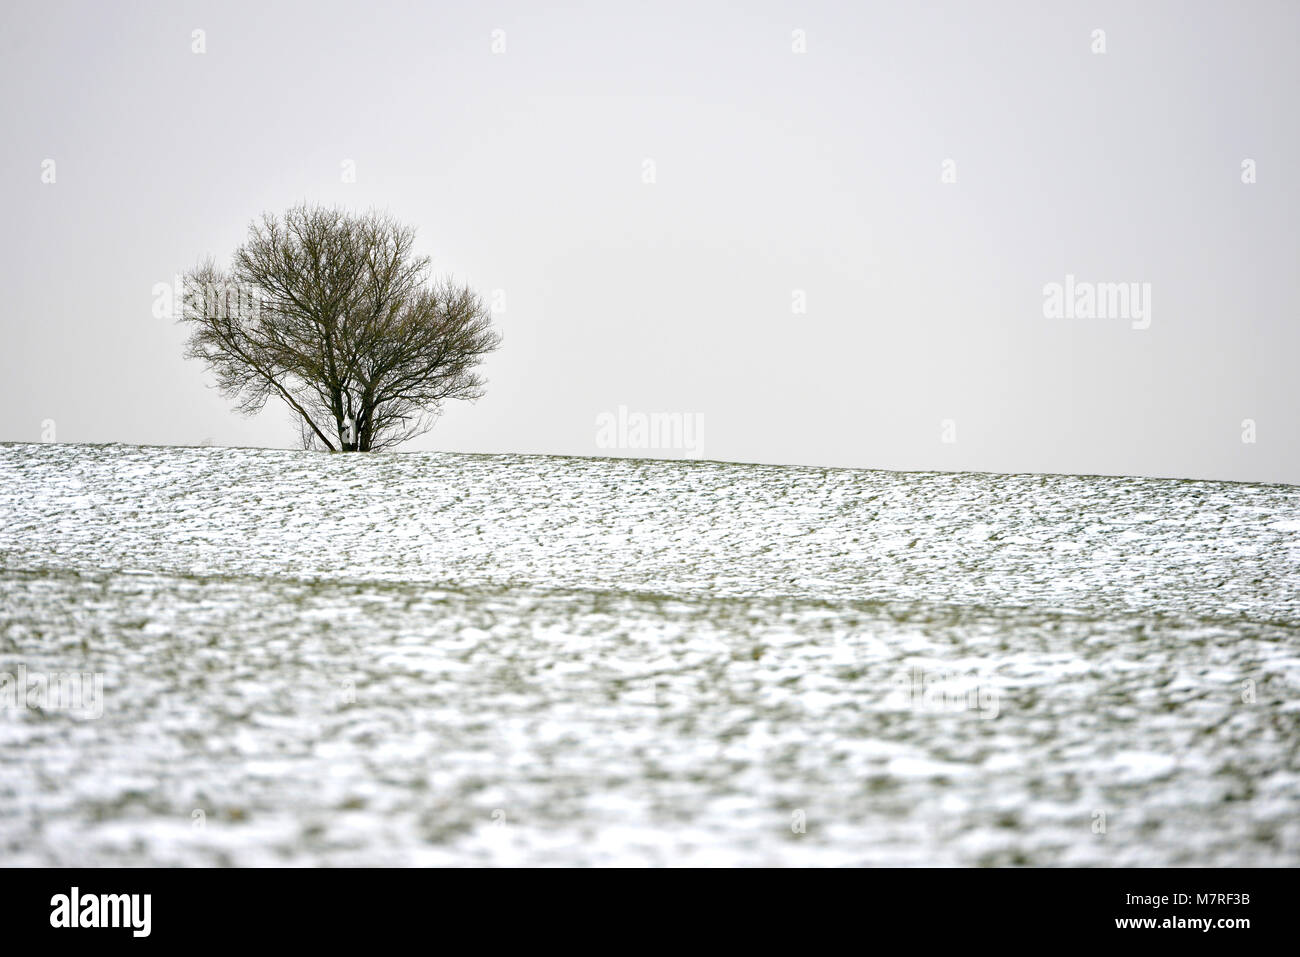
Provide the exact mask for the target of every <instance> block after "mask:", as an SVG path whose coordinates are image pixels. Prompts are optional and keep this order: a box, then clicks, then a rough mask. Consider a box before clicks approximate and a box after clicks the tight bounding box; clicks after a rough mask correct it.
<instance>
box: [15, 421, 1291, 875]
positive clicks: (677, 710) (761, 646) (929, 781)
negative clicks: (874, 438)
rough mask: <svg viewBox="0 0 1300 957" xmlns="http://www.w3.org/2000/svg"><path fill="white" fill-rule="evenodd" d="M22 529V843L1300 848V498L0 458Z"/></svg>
mask: <svg viewBox="0 0 1300 957" xmlns="http://www.w3.org/2000/svg"><path fill="white" fill-rule="evenodd" d="M0 514H2V515H3V526H2V527H3V532H0V673H6V674H8V675H11V676H15V677H13V678H12V680H9V681H8V682H7V683H5V684H4V686H3V687H0V708H3V710H0V863H3V864H10V865H26V864H64V865H75V864H128V865H130V864H186V865H193V864H200V865H202V864H237V865H256V864H279V863H286V864H335V865H345V864H479V863H483V864H488V863H494V864H809V865H823V864H832V865H833V864H959V865H974V864H1064V865H1078V864H1116V865H1184V864H1188V865H1190V864H1201V865H1231V864H1244V865H1256V864H1285V865H1300V488H1297V487H1291V486H1259V485H1240V484H1227V483H1209V482H1180V481H1158V480H1147V479H1123V478H1097V477H1064V476H1027V475H1021V476H997V475H985V474H940V473H910V474H909V473H890V472H873V471H856V470H837V469H816V468H783V467H771V466H758V465H724V464H718V463H691V462H663V461H657V462H656V461H634V460H612V459H575V458H551V457H527V456H472V455H452V454H406V455H372V456H360V455H351V456H329V455H323V454H313V453H306V452H287V451H267V450H248V449H216V448H200V449H171V448H140V447H130V446H75V445H0ZM74 672H75V673H77V674H83V673H84V674H86V675H99V676H101V680H102V698H100V699H99V706H100V707H99V708H97V709H91V708H87V707H83V708H82V709H81V710H79V711H68V710H63V709H61V708H60V707H59V706H58V703H57V702H54V701H52V700H50V699H49V698H48V697H47V698H46V699H44V700H43V701H42V700H40V699H38V700H37V701H36V703H34V704H32V703H29V702H28V701H26V700H24V697H23V690H26V689H20V690H19V692H18V695H17V697H16V698H15V700H13V701H11V702H10V703H8V704H5V703H4V702H3V698H2V694H3V690H4V687H8V688H9V689H10V690H11V691H12V690H13V689H15V688H16V687H17V684H18V682H17V677H16V676H18V675H20V674H22V675H24V676H26V678H27V679H28V680H29V681H30V680H31V679H32V676H34V675H35V676H42V675H51V674H63V673H69V674H70V673H74ZM3 682H5V679H4V678H0V683H3ZM11 697H13V696H12V695H11ZM82 704H83V705H84V704H85V702H83V703H82ZM100 711H102V713H98V714H97V712H100Z"/></svg>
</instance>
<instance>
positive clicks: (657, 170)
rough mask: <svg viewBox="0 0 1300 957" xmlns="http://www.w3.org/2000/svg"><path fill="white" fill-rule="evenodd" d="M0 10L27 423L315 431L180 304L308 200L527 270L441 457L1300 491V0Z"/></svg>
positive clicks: (189, 434)
mask: <svg viewBox="0 0 1300 957" xmlns="http://www.w3.org/2000/svg"><path fill="white" fill-rule="evenodd" d="M0 10H2V12H0V76H2V77H3V92H4V96H3V100H2V102H0V130H2V131H3V133H2V136H3V142H4V145H3V155H2V157H0V162H2V163H3V166H2V167H0V191H2V192H0V198H2V199H3V239H2V240H0V241H2V242H3V247H2V248H0V276H2V277H3V285H4V291H5V295H4V306H3V317H2V318H0V323H2V325H3V328H2V331H3V336H4V345H3V347H0V440H13V441H37V440H40V439H41V438H42V435H43V433H44V434H45V436H46V437H49V436H50V434H51V433H53V435H54V437H55V438H56V439H57V440H58V441H65V442H110V441H120V442H132V443H162V444H183V445H197V444H199V443H200V442H203V441H204V440H211V441H212V442H213V443H215V444H218V445H268V446H284V447H290V446H292V445H294V444H295V441H296V435H297V430H296V428H295V427H294V426H293V425H292V424H291V422H290V419H289V416H288V413H287V411H285V410H283V408H281V407H275V408H271V407H268V410H267V411H265V412H264V413H262V414H261V415H260V416H259V417H256V418H253V419H247V418H243V417H241V416H240V415H238V414H236V413H235V412H234V411H233V410H232V408H231V405H230V403H229V402H228V401H226V400H225V399H223V398H222V397H221V396H220V395H219V394H218V393H217V392H216V391H215V390H214V389H212V388H211V385H210V384H211V379H210V377H209V376H208V375H207V373H206V372H205V370H204V369H203V368H202V367H201V366H200V365H199V364H197V363H194V362H187V361H185V360H183V359H182V358H181V353H182V343H183V340H184V331H183V330H182V329H181V328H180V327H178V326H176V325H175V324H174V323H172V322H170V321H169V320H167V319H160V318H157V317H156V316H155V315H154V309H153V306H154V287H155V284H158V283H161V282H170V281H171V280H172V277H173V276H174V274H175V273H177V272H179V271H181V270H184V269H186V268H189V267H190V266H192V265H194V264H195V263H196V262H197V261H198V260H199V259H200V258H201V257H203V256H206V255H213V256H215V257H216V258H217V259H218V260H219V261H221V262H223V263H224V262H227V261H228V259H229V256H230V254H231V252H232V251H233V250H234V248H235V247H236V246H237V245H238V244H239V242H240V241H241V240H242V238H243V236H244V233H245V230H246V228H247V225H248V222H249V221H250V220H251V219H252V218H253V217H255V216H257V215H258V214H260V213H261V212H262V211H264V210H270V211H282V210H284V209H285V208H286V207H288V206H290V205H292V204H295V203H298V202H301V201H304V200H306V201H310V202H319V203H323V204H331V205H332V204H341V205H345V206H347V207H350V208H353V209H357V210H362V209H366V208H369V207H380V208H384V209H387V210H389V211H391V212H392V213H394V214H395V215H396V216H398V217H399V218H401V219H402V220H404V221H406V222H408V223H410V224H412V225H414V226H416V227H417V228H418V230H419V238H420V243H421V246H422V249H423V251H424V252H427V253H429V254H430V255H432V256H433V257H434V261H435V266H436V268H437V269H438V270H439V271H440V272H445V273H450V274H453V275H455V276H456V277H458V278H460V279H462V280H464V281H467V282H469V283H470V284H472V285H473V286H474V287H475V288H477V289H478V290H479V291H480V292H482V293H483V294H484V296H485V297H488V296H492V295H493V294H494V291H499V292H496V296H497V304H498V305H499V306H500V305H504V307H505V308H504V310H503V311H499V312H498V313H497V320H498V322H499V325H500V328H501V330H502V332H503V334H504V336H505V344H504V346H503V347H502V349H501V351H500V352H499V353H497V354H495V355H494V356H492V357H491V359H490V360H489V361H488V362H487V364H486V366H485V370H484V371H485V373H486V376H487V378H488V379H489V386H488V394H487V396H486V397H485V398H484V399H482V400H480V401H479V402H478V403H476V404H474V405H467V404H460V405H456V406H453V407H451V408H450V409H449V411H448V412H447V414H446V415H445V416H444V417H443V419H442V420H441V421H440V423H439V424H438V426H437V427H436V428H435V429H434V431H433V432H431V433H430V434H428V435H427V436H425V437H424V438H422V439H420V440H417V441H416V442H413V443H411V444H410V445H409V446H407V447H406V448H409V449H448V450H459V451H483V452H495V451H507V452H554V453H563V454H573V455H596V454H609V452H610V451H613V452H614V453H615V454H642V455H651V456H655V457H668V456H680V455H683V454H699V455H701V456H702V457H705V458H712V459H727V460H736V461H761V462H777V463H801V464H817V465H846V466H865V467H879V468H895V469H931V468H939V469H979V470H988V471H1017V472H1082V473H1115V474H1138V475H1162V476H1185V477H1199V478H1227V479H1240V480H1250V481H1285V482H1292V483H1300V422H1298V416H1300V401H1298V400H1300V373H1298V372H1297V358H1298V353H1300V349H1298V348H1297V347H1298V346H1300V269H1298V267H1300V240H1298V239H1297V229H1298V223H1300V186H1298V185H1297V182H1298V179H1300V135H1298V134H1297V123H1298V122H1300V102H1298V101H1300V66H1298V65H1297V64H1298V63H1300V58H1298V57H1297V56H1296V54H1295V43H1296V38H1297V36H1300V4H1298V3H1295V2H1256V0H1248V2H1242V3H1186V2H1169V3H1153V2H1143V3H1140V4H1139V3H1131V2H1124V3H1114V4H1109V3H1088V4H1081V3H1041V2H1024V3H1011V2H988V3H970V2H952V3H944V4H927V3H912V2H906V3H905V2H897V3H856V2H855V3H849V2H840V3H796V2H786V3H745V4H739V3H735V2H734V0H733V2H720V3H707V2H698V0H695V2H689V3H681V4H673V3H667V2H663V0H656V2H644V3H607V4H606V3H601V4H595V3H590V2H587V3H573V4H567V5H566V4H556V3H545V4H539V3H536V2H495V3H494V2H486V3H482V2H479V3H469V2H464V3H384V2H366V3H319V2H317V3H303V4H295V3H274V4H268V3H230V2H221V3H161V2H160V3H137V4H129V5H128V4H119V3H98V2H97V3H89V2H87V3H50V2H48V0H41V2H17V0H5V3H4V5H3V7H2V8H0ZM197 30H201V31H203V33H202V34H200V35H197V36H196V34H195V31H197ZM1097 30H1102V31H1104V36H1101V35H1099V34H1096V33H1095V31H1097ZM1099 40H1100V41H1102V42H1104V48H1105V52H1094V51H1095V50H1096V49H1097V48H1098V47H1099V46H1100V43H1099ZM200 41H201V43H200ZM196 46H201V47H202V48H203V51H204V52H201V53H200V52H195V48H196ZM494 48H495V49H494ZM800 51H802V52H800ZM51 160H52V161H53V164H52V165H51V164H50V163H49V162H47V161H51ZM949 160H950V161H951V163H945V161H949ZM1247 160H1249V161H1253V165H1252V164H1250V163H1246V161H1247ZM349 161H350V162H351V163H352V164H353V165H352V166H351V167H349V166H348V165H346V164H347V163H348V162H349ZM1243 163H1246V168H1243ZM350 169H354V170H355V182H345V181H344V180H345V178H346V176H347V173H348V171H349V170H350ZM1251 169H1253V172H1254V179H1255V182H1253V183H1250V182H1243V179H1250V178H1251V176H1250V170H1251ZM51 179H52V180H53V181H52V182H50V181H49V180H51ZM945 179H947V180H955V181H949V182H945V181H944V180H945ZM648 180H650V181H648ZM1067 276H1073V277H1074V279H1073V283H1075V284H1078V285H1079V286H1081V285H1082V284H1089V283H1095V284H1103V283H1125V284H1128V283H1135V284H1137V286H1136V291H1137V294H1138V295H1137V298H1135V299H1134V300H1133V301H1132V302H1130V304H1129V307H1130V311H1132V310H1133V308H1134V306H1135V305H1137V304H1139V303H1140V304H1141V310H1140V311H1141V313H1142V314H1141V315H1137V314H1135V315H1132V316H1127V315H1123V316H1119V317H1116V318H1105V317H1101V316H1093V317H1091V318H1088V317H1086V316H1085V317H1080V316H1078V315H1075V316H1074V317H1073V318H1064V317H1059V316H1056V315H1052V314H1050V313H1051V309H1050V307H1049V305H1048V303H1047V300H1048V298H1049V296H1048V295H1047V294H1045V291H1044V287H1045V286H1049V287H1050V284H1052V283H1058V284H1060V285H1061V287H1062V288H1063V289H1064V287H1065V285H1066V283H1067ZM1071 288H1075V287H1071ZM1144 291H1145V292H1146V295H1143V292H1144ZM801 306H803V307H804V308H803V309H802V310H801V308H800V307H801ZM1143 326H1145V327H1143ZM620 407H623V408H624V409H625V410H626V413H627V414H636V413H651V412H677V413H682V414H684V415H688V416H692V417H693V418H692V419H691V421H698V422H701V423H702V426H703V431H702V437H701V438H700V441H699V448H691V449H684V450H683V449H675V450H674V449H669V450H663V451H655V450H648V451H639V450H636V449H613V450H607V449H603V448H601V447H600V446H599V444H598V431H599V430H598V428H597V423H598V420H599V417H600V416H601V414H602V413H612V414H615V415H617V413H618V410H619V408H620ZM694 417H698V419H696V418H694ZM1245 420H1251V423H1253V426H1252V425H1250V424H1246V425H1243V423H1244V422H1245ZM1252 430H1253V438H1254V441H1253V442H1250V441H1243V437H1245V438H1251V437H1252V435H1251V432H1252ZM945 440H947V441H945Z"/></svg>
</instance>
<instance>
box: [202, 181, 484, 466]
mask: <svg viewBox="0 0 1300 957" xmlns="http://www.w3.org/2000/svg"><path fill="white" fill-rule="evenodd" d="M414 242H415V231H414V230H413V229H411V228H409V227H406V226H403V225H401V224H399V223H398V222H396V221H395V220H394V219H392V217H390V216H388V215H387V214H383V213H373V212H372V213H367V214H364V215H360V216H354V215H350V214H348V213H346V212H343V211H340V210H331V209H323V208H320V207H309V206H305V205H304V206H297V207H294V208H293V209H290V210H289V211H288V212H287V213H285V214H284V216H283V218H277V217H276V216H274V215H272V214H266V215H264V216H263V217H262V218H261V219H260V220H258V221H255V222H254V223H253V224H252V225H251V226H250V227H249V232H248V238H247V240H246V241H245V242H244V244H243V245H242V246H240V247H239V248H238V249H237V250H236V251H235V254H234V258H233V260H232V265H231V268H230V269H229V270H228V271H223V270H220V269H218V268H217V267H216V265H215V264H214V263H213V262H212V261H210V260H209V261H207V262H204V263H202V264H200V265H199V266H198V267H197V268H195V269H193V270H191V271H190V272H189V273H188V274H187V275H186V277H185V288H184V300H183V309H182V313H181V319H182V321H183V322H185V323H188V324H189V326H190V338H189V343H188V348H187V353H186V354H187V356H188V357H190V358H198V359H202V360H203V361H204V362H205V363H207V365H208V367H209V368H210V369H211V370H212V371H213V372H214V373H215V375H216V379H217V386H218V387H219V388H220V389H221V391H222V392H223V393H224V394H226V395H228V396H230V397H231V398H234V399H235V400H236V408H237V409H239V411H241V412H244V413H246V414H252V413H255V412H258V411H260V410H261V409H262V408H263V407H264V406H265V405H266V402H267V400H268V399H270V398H277V399H280V400H281V401H283V402H284V403H285V404H286V405H288V406H289V408H290V409H292V410H293V412H294V413H295V415H296V416H297V417H298V418H299V420H300V421H301V423H302V424H301V432H302V435H303V437H304V445H306V441H305V440H306V438H307V437H310V438H311V439H313V440H319V442H320V444H321V445H323V446H324V447H325V448H327V449H329V450H331V451H335V450H339V451H361V452H370V451H377V450H379V449H387V448H392V447H393V446H395V445H398V444H400V443H402V442H405V441H407V440H408V439H411V438H414V437H415V436H417V435H420V434H422V433H424V432H427V431H428V430H429V429H430V428H432V426H433V424H434V422H435V421H436V420H437V417H438V415H439V414H440V413H441V411H442V408H443V404H444V403H445V402H447V401H448V400H451V399H470V400H473V399H477V398H479V397H480V396H482V395H483V389H484V384H485V383H484V381H483V379H482V378H481V377H480V376H479V375H478V373H477V372H476V371H475V370H476V368H477V366H478V365H479V363H480V362H482V360H483V358H484V357H485V356H486V355H487V354H488V353H490V352H492V351H493V350H494V349H496V348H497V346H499V345H500V342H501V337H500V335H499V334H498V333H497V332H496V331H495V330H494V329H493V328H492V324H491V317H490V314H489V312H488V310H487V308H486V307H485V305H484V303H483V301H482V299H480V297H479V296H478V295H477V294H476V293H475V292H473V291H472V290H471V289H469V288H468V287H465V286H460V285H457V284H456V283H454V282H452V281H451V280H450V279H444V280H438V281H435V280H432V279H431V278H430V264H429V259H428V257H427V256H417V255H416V254H415V253H414V251H413V248H414Z"/></svg>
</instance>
